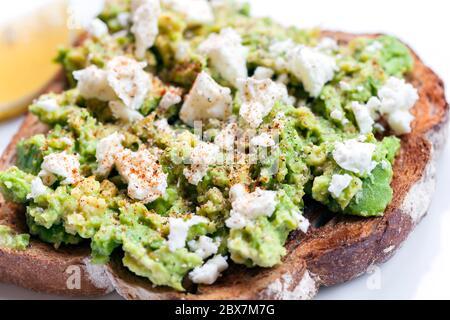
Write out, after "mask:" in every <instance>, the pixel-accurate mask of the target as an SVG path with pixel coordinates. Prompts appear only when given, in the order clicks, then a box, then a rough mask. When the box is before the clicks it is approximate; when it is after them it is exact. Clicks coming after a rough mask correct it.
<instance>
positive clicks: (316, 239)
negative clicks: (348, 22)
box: [0, 32, 449, 300]
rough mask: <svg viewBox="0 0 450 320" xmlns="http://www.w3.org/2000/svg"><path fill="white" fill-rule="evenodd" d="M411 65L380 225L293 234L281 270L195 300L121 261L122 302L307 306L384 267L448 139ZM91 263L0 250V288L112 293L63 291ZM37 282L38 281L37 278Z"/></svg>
mask: <svg viewBox="0 0 450 320" xmlns="http://www.w3.org/2000/svg"><path fill="white" fill-rule="evenodd" d="M324 35H325V36H331V37H334V38H335V39H337V40H338V41H340V42H347V41H349V40H350V39H352V38H353V37H355V35H352V34H347V33H340V32H324ZM414 57H415V66H414V71H413V72H412V73H411V75H410V77H409V79H408V80H409V81H410V82H412V83H413V85H414V86H415V87H416V88H417V89H418V91H419V95H420V100H419V101H418V103H417V104H416V106H415V107H414V110H413V112H414V114H415V115H416V121H415V123H414V124H413V132H412V133H411V134H409V135H407V136H404V137H403V138H402V148H401V153H400V155H399V157H398V159H397V161H396V164H395V168H394V172H395V176H394V180H393V184H392V185H393V189H394V199H393V201H392V203H391V204H390V206H389V207H388V209H387V210H386V212H385V215H384V216H383V217H381V218H374V219H363V218H357V217H348V216H337V217H335V218H334V219H332V220H331V221H329V222H328V223H326V224H325V225H324V226H320V227H317V228H312V229H311V230H310V231H309V232H308V234H307V235H302V234H300V233H294V234H292V235H291V236H290V239H289V241H288V243H287V249H288V252H289V253H288V255H287V256H286V258H285V259H284V263H283V264H282V265H280V266H278V267H276V268H273V269H246V268H244V267H241V266H235V265H233V266H232V267H231V268H230V269H229V270H228V271H227V272H226V273H225V274H224V276H223V277H222V278H220V279H219V281H218V282H217V283H216V284H215V285H213V286H199V287H198V289H197V293H196V294H185V293H179V292H175V291H173V290H170V289H167V288H155V287H153V286H152V284H151V283H150V282H149V281H148V280H146V279H142V278H139V277H136V276H134V275H133V274H132V273H130V272H129V271H127V270H126V269H125V268H124V267H123V266H122V264H121V262H120V258H118V257H115V258H114V259H113V260H112V262H111V263H110V264H109V265H108V266H106V267H105V270H104V271H107V275H108V277H109V280H110V281H111V282H112V284H113V285H114V287H115V288H116V290H117V291H118V292H119V294H120V295H122V296H123V297H125V298H127V299H189V300H199V299H310V298H312V297H313V296H314V295H315V294H316V292H317V290H318V288H319V287H320V286H331V285H335V284H338V283H342V282H345V281H348V280H351V279H353V278H355V277H357V276H359V275H360V274H362V273H364V272H366V271H367V269H368V268H369V267H370V266H372V265H375V264H380V263H382V262H384V261H386V260H387V259H389V258H390V257H391V256H392V255H393V254H394V253H395V251H396V249H397V248H398V247H399V246H400V245H401V244H402V242H403V241H404V240H405V239H406V238H407V236H408V235H409V233H410V232H411V231H412V229H413V228H414V226H415V225H416V224H417V223H418V222H419V221H420V220H421V219H422V217H423V216H424V215H425V214H426V211H427V210H428V207H429V205H430V202H431V195H432V193H433V192H432V191H433V189H434V186H435V179H436V177H435V166H436V161H437V159H438V156H439V154H440V152H441V151H442V149H443V148H444V145H445V140H446V137H447V124H448V117H449V116H448V109H449V108H448V104H447V102H446V99H445V91H444V85H443V82H442V80H440V79H439V77H438V76H437V75H436V74H435V73H434V72H433V71H432V70H431V69H429V68H428V67H426V66H425V65H424V64H423V63H422V61H421V60H420V59H419V58H418V56H417V55H415V54H414ZM42 130H44V131H45V128H43V127H41V126H40V125H38V124H37V123H36V119H35V118H34V117H32V116H28V117H27V119H26V120H25V122H24V125H23V126H22V128H21V129H20V131H19V133H18V135H17V136H16V137H15V138H14V139H13V141H12V142H11V145H10V147H8V149H7V151H6V152H5V154H4V156H3V157H2V159H1V162H0V168H5V167H7V166H9V165H11V164H12V163H13V160H14V153H15V145H16V143H17V142H18V140H19V139H20V138H23V137H26V136H30V135H32V134H36V133H38V132H42ZM21 216H22V210H21V209H20V207H18V206H13V205H11V204H5V203H3V202H0V217H2V218H0V220H1V219H3V220H5V217H6V221H7V222H8V224H9V225H13V226H15V227H16V228H18V230H21V229H20V228H23V226H22V227H20V226H21V222H20V220H21V219H20V217H21ZM88 255H89V252H88V250H87V249H83V248H77V249H72V248H71V249H70V250H67V251H66V250H58V251H55V250H54V249H52V248H51V247H49V246H47V245H44V244H42V243H39V242H38V241H32V245H31V248H30V249H29V250H27V251H25V252H24V253H19V252H11V251H9V252H8V251H7V250H4V249H0V281H4V282H11V283H15V284H18V285H21V286H24V287H27V288H31V289H34V290H38V291H45V292H52V293H59V294H69V295H97V294H103V293H105V292H109V290H111V286H109V285H108V284H109V283H108V281H107V280H106V279H104V277H101V278H102V279H101V280H102V281H100V282H101V283H103V285H104V286H105V287H107V288H103V289H101V288H98V286H97V287H96V286H95V285H93V282H92V280H90V279H91V278H92V276H98V274H102V271H101V270H100V271H99V270H98V269H92V268H84V269H83V270H86V272H83V281H82V283H83V286H82V288H83V289H82V290H79V291H73V290H67V289H65V288H66V280H67V277H64V276H63V275H62V273H64V270H65V269H66V268H67V267H68V266H69V265H72V264H75V265H81V266H85V263H86V257H87V256H88ZM28 264H29V265H28ZM31 264H32V265H31ZM27 266H28V267H27ZM30 274H31V275H32V276H30ZM35 274H39V277H34V275H35ZM90 274H91V276H89V275H90ZM94 282H95V281H94ZM52 283H53V284H54V285H52ZM97 285H98V283H97Z"/></svg>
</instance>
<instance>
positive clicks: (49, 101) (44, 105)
mask: <svg viewBox="0 0 450 320" xmlns="http://www.w3.org/2000/svg"><path fill="white" fill-rule="evenodd" d="M34 105H35V106H36V107H38V108H40V109H42V110H44V111H45V112H54V111H56V110H58V108H59V104H58V102H57V101H56V99H54V98H45V99H42V100H38V101H36V102H35V103H34Z"/></svg>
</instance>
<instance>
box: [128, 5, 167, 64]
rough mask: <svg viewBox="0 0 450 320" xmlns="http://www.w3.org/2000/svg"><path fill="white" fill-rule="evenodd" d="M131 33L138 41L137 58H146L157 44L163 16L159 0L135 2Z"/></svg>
mask: <svg viewBox="0 0 450 320" xmlns="http://www.w3.org/2000/svg"><path fill="white" fill-rule="evenodd" d="M131 7H132V17H131V19H132V21H133V25H132V27H131V32H132V33H133V34H134V37H135V39H136V57H137V58H138V59H144V58H145V52H146V51H147V50H148V49H150V48H151V47H152V46H153V44H154V43H155V40H156V37H157V36H158V32H159V29H158V18H159V15H160V14H161V6H160V3H159V0H133V1H131Z"/></svg>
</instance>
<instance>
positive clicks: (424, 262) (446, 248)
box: [0, 0, 450, 299]
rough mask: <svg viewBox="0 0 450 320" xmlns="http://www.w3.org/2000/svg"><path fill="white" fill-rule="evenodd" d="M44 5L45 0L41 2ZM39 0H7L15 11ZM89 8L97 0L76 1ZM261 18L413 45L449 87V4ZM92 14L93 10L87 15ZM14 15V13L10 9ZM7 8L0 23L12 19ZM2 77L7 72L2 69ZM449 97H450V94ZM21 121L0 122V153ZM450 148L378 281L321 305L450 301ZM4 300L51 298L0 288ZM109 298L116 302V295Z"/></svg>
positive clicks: (303, 9) (394, 4)
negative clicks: (429, 194)
mask: <svg viewBox="0 0 450 320" xmlns="http://www.w3.org/2000/svg"><path fill="white" fill-rule="evenodd" d="M43 1H46V0H43ZM37 2H39V1H37V0H33V1H30V0H28V1H27V0H22V1H20V0H15V1H9V2H8V5H9V6H12V8H11V10H14V11H15V13H17V12H23V11H24V10H26V9H27V8H28V9H29V8H30V3H34V4H35V3H37ZM78 2H80V3H81V4H82V6H84V9H86V8H87V9H89V6H91V8H92V6H93V3H94V2H95V1H93V0H89V1H88V0H78ZM250 2H251V3H252V5H253V12H254V14H255V15H264V16H271V17H273V18H275V19H277V20H278V21H280V22H282V23H284V24H287V25H291V24H292V25H297V26H300V27H315V26H319V27H322V28H326V29H333V30H342V31H349V32H359V33H361V32H384V33H390V34H393V35H396V36H398V37H400V38H401V39H402V40H404V41H405V42H407V43H408V44H409V45H411V46H412V48H413V49H414V50H416V52H418V53H419V55H420V56H421V57H422V59H423V60H424V61H425V62H426V63H427V64H428V65H430V66H431V67H432V68H433V69H434V70H435V71H436V72H437V73H438V74H439V75H440V76H441V77H442V78H443V79H444V81H445V82H446V83H447V84H448V85H449V86H450V37H449V33H450V18H449V16H448V14H449V12H450V4H449V1H445V0H427V1H422V0H409V1H406V0H403V1H402V0H395V1H394V0H340V1H336V0H309V1H294V0H275V1H273V0H254V1H251V0H250ZM85 11H89V10H85ZM11 12H12V11H11ZM11 12H8V10H5V8H2V10H0V22H2V21H4V19H6V18H7V17H10V16H11ZM0 72H1V70H0ZM447 96H448V97H449V96H450V93H449V89H448V88H447ZM19 122H20V120H18V119H16V120H13V121H10V122H8V123H4V124H0V151H2V150H3V149H4V147H5V146H6V145H7V143H8V141H9V140H10V138H11V136H12V135H13V134H14V132H15V131H16V130H17V127H18V124H19ZM448 163H450V148H449V146H447V148H446V149H445V152H444V154H443V157H442V159H441V163H440V166H439V168H438V186H437V190H436V192H435V194H434V202H433V204H432V206H431V208H430V211H429V214H428V216H427V217H426V218H425V219H424V220H423V221H422V223H421V224H420V225H419V226H418V227H417V228H416V230H415V231H414V232H413V233H412V234H411V236H410V237H409V239H408V241H407V242H406V243H405V244H404V245H403V247H402V248H401V249H400V250H399V251H398V252H397V254H396V255H395V256H394V257H393V258H392V259H391V260H390V261H389V262H387V263H386V264H384V265H382V266H381V268H380V269H379V270H376V272H375V273H374V274H372V275H364V276H362V277H361V278H359V279H357V280H354V281H352V282H350V283H346V284H343V285H340V286H336V287H333V288H326V289H322V290H321V291H320V293H319V295H318V299H450V290H449V289H448V287H449V285H450V272H449V270H450V232H449V230H450V201H449V190H450V166H449V165H448ZM0 298H4V299H10V298H19V299H20V298H30V299H46V298H51V297H49V296H46V295H41V294H36V293H32V292H29V291H27V290H23V289H20V288H16V287H14V286H9V285H1V284H0ZM107 298H113V299H114V298H117V296H116V295H111V296H109V297H107Z"/></svg>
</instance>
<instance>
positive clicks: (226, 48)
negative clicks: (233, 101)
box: [198, 28, 248, 86]
mask: <svg viewBox="0 0 450 320" xmlns="http://www.w3.org/2000/svg"><path fill="white" fill-rule="evenodd" d="M198 50H199V52H200V54H203V55H206V56H207V57H208V58H209V60H210V62H211V65H212V67H213V68H214V69H215V70H217V72H218V73H219V74H220V75H221V76H222V77H223V78H224V79H225V80H227V81H228V82H229V83H231V84H232V85H234V86H237V81H238V79H241V78H247V75H248V71H247V55H248V49H247V48H246V47H244V46H243V45H242V39H241V36H240V35H239V34H238V33H237V32H236V31H235V30H234V29H231V28H226V29H223V30H222V31H221V32H220V34H215V33H213V34H211V35H210V36H209V37H208V38H207V39H206V40H205V41H204V42H202V43H201V44H200V46H199V48H198Z"/></svg>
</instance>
